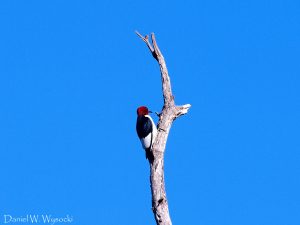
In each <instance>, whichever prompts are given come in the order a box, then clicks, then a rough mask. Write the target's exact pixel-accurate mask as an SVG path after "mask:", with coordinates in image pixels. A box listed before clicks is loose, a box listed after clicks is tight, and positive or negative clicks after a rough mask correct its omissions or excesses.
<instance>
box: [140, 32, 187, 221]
mask: <svg viewBox="0 0 300 225" xmlns="http://www.w3.org/2000/svg"><path fill="white" fill-rule="evenodd" d="M136 34H137V35H138V36H139V37H140V38H141V39H142V40H143V41H144V42H145V43H146V45H147V47H148V48H149V50H150V52H151V54H152V56H153V57H154V58H155V59H156V60H157V62H158V64H159V67H160V73H161V81H162V91H163V99H164V105H163V108H162V112H161V113H160V114H159V115H160V116H159V121H158V124H157V128H158V133H157V136H156V139H155V141H154V144H153V145H152V148H151V151H152V153H153V156H154V160H153V161H150V160H149V163H150V171H151V174H150V182H151V194H152V210H153V213H154V217H155V221H156V224H157V225H171V224H172V222H171V218H170V214H169V207H168V202H167V196H166V190H165V181H164V153H165V148H166V143H167V139H168V135H169V132H170V128H171V126H172V123H173V121H174V120H175V119H176V118H177V117H179V116H181V115H184V114H186V113H187V112H188V110H189V108H190V107H191V105H190V104H186V105H182V106H176V105H175V101H174V96H173V94H172V89H171V81H170V77H169V73H168V69H167V66H166V62H165V59H164V57H163V55H162V53H161V51H160V49H159V47H158V45H157V42H156V39H155V35H154V33H152V34H151V41H152V44H151V43H150V41H149V36H148V35H146V36H142V35H141V34H140V33H139V32H137V31H136Z"/></svg>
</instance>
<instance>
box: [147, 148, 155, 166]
mask: <svg viewBox="0 0 300 225" xmlns="http://www.w3.org/2000/svg"><path fill="white" fill-rule="evenodd" d="M145 151H146V159H148V160H149V162H150V163H152V162H153V160H154V156H153V153H152V151H151V148H147V149H145Z"/></svg>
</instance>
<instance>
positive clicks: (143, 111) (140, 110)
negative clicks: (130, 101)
mask: <svg viewBox="0 0 300 225" xmlns="http://www.w3.org/2000/svg"><path fill="white" fill-rule="evenodd" d="M148 114H149V110H148V108H147V107H146V106H140V107H138V109H137V115H138V116H145V115H148Z"/></svg>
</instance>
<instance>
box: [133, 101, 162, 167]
mask: <svg viewBox="0 0 300 225" xmlns="http://www.w3.org/2000/svg"><path fill="white" fill-rule="evenodd" d="M150 112H151V111H149V110H148V108H147V107H146V106H140V107H139V108H138V109H137V120H136V132H137V134H138V136H139V138H140V140H141V143H142V146H143V148H144V149H145V151H146V158H147V159H149V160H150V161H152V160H153V154H152V153H151V151H150V150H151V147H152V144H153V143H154V140H155V137H156V134H157V128H156V125H155V123H154V122H153V120H152V118H151V116H149V113H150Z"/></svg>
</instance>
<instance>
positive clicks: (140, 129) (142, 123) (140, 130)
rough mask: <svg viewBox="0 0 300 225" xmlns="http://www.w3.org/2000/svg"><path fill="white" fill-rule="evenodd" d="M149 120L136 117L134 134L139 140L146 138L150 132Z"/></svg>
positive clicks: (144, 117)
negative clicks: (135, 133)
mask: <svg viewBox="0 0 300 225" xmlns="http://www.w3.org/2000/svg"><path fill="white" fill-rule="evenodd" d="M152 130H153V128H152V123H151V120H150V119H149V118H148V117H146V116H138V118H137V121H136V132H137V134H138V136H139V138H144V137H147V135H148V134H150V133H151V132H152Z"/></svg>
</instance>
